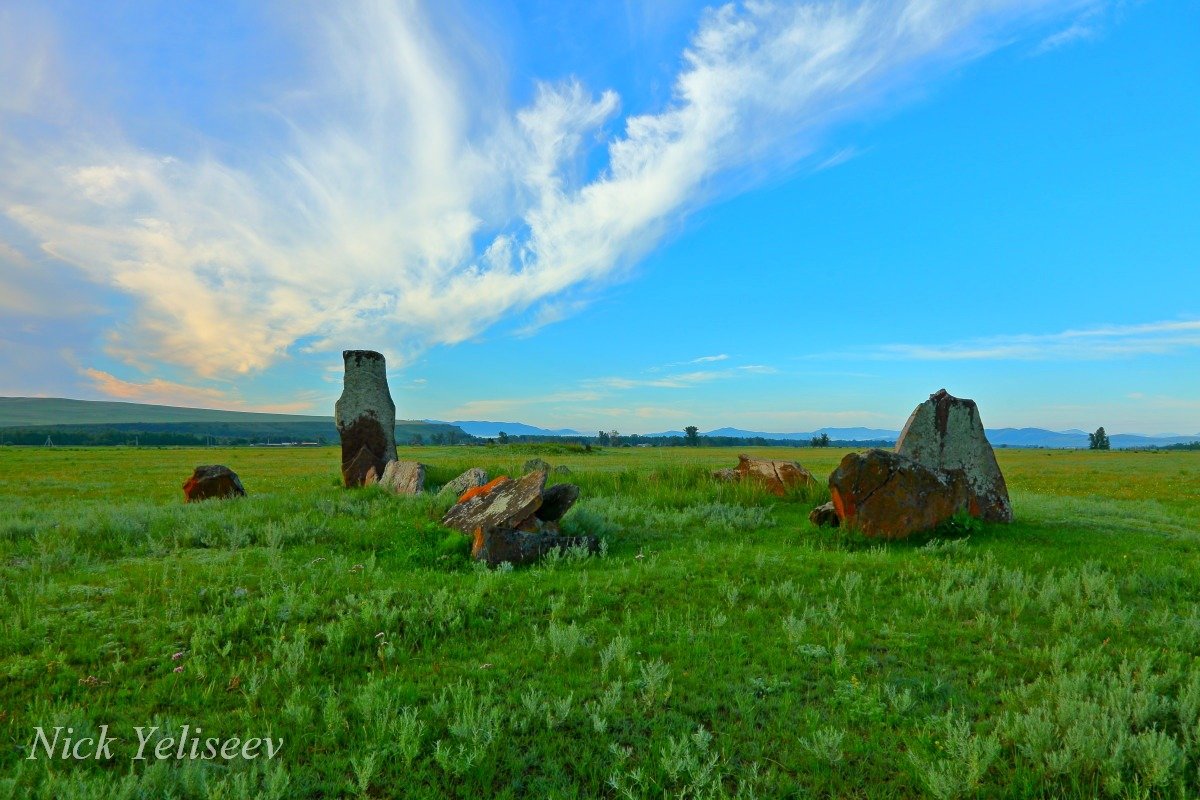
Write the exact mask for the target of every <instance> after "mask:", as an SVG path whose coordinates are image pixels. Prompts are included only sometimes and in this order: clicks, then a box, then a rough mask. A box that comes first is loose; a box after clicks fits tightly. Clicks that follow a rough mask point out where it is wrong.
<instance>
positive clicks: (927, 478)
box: [829, 450, 971, 539]
mask: <svg viewBox="0 0 1200 800" xmlns="http://www.w3.org/2000/svg"><path fill="white" fill-rule="evenodd" d="M829 492H830V494H832V495H833V506H834V509H835V511H836V513H837V516H838V519H840V520H841V524H843V525H845V526H846V527H849V528H854V529H857V530H859V531H861V532H862V533H863V534H864V535H865V536H871V537H878V538H882V539H903V538H905V537H907V536H910V535H912V534H914V533H917V532H919V531H927V530H932V529H933V528H936V527H937V526H938V525H940V524H942V523H943V522H945V521H947V520H949V519H950V518H951V517H953V516H954V515H955V514H957V513H958V512H960V511H966V510H969V508H970V505H971V490H970V487H969V486H968V484H967V479H966V476H965V475H964V474H963V473H962V471H961V470H934V469H930V468H929V467H926V466H925V465H924V464H921V463H919V462H917V461H914V460H913V459H911V458H908V457H907V456H902V455H900V454H898V453H893V452H889V451H886V450H871V451H870V452H867V453H865V454H864V453H850V454H848V455H847V456H846V457H845V458H843V459H842V462H841V463H840V464H839V465H838V467H837V469H835V470H834V471H833V474H832V475H830V476H829Z"/></svg>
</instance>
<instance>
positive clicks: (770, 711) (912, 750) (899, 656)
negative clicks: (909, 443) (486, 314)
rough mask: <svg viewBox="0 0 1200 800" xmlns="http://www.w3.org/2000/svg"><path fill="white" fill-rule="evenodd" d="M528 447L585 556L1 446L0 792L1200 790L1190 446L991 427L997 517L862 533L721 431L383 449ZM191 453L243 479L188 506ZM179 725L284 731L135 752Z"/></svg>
mask: <svg viewBox="0 0 1200 800" xmlns="http://www.w3.org/2000/svg"><path fill="white" fill-rule="evenodd" d="M750 452H757V453H758V454H760V455H763V456H765V457H770V458H789V459H796V460H798V461H800V462H801V463H802V464H804V465H805V466H806V467H808V468H809V469H810V470H811V471H812V472H813V473H814V474H816V475H817V476H819V477H821V478H824V476H826V475H827V474H828V473H829V471H830V470H832V468H833V467H834V466H835V464H836V463H837V461H838V460H839V459H840V458H841V456H842V455H843V454H844V452H845V451H841V450H832V449H831V450H813V449H807V448H798V449H795V450H781V449H769V450H761V451H753V450H751V451H750ZM534 455H540V456H541V457H543V458H545V459H546V460H547V461H549V462H550V463H552V464H555V465H558V464H565V465H567V466H568V467H569V468H570V469H571V470H572V474H571V475H569V476H559V475H553V476H552V478H551V479H552V482H553V481H556V480H569V481H571V482H574V483H578V484H579V485H580V486H581V487H582V490H583V491H582V497H581V500H580V502H579V504H578V505H577V506H576V507H575V509H573V510H572V511H571V512H570V513H569V514H568V515H567V517H566V518H565V520H564V528H565V529H566V531H567V532H569V533H574V532H587V533H595V534H598V535H600V536H601V537H603V540H604V543H605V544H604V549H603V552H602V554H601V555H600V556H598V557H586V556H583V555H567V556H565V557H562V558H556V559H551V560H548V561H545V562H543V563H542V564H541V565H539V566H536V567H533V568H526V569H518V570H504V569H501V570H496V571H487V570H485V569H481V568H478V567H476V565H474V564H473V563H472V562H471V561H470V560H469V558H468V552H467V542H466V539H465V537H463V536H461V535H460V534H457V533H455V532H451V531H448V530H446V529H445V528H442V527H441V526H440V525H439V524H438V519H439V518H440V516H441V514H442V512H443V511H444V510H445V508H446V507H447V506H448V504H449V503H450V502H452V501H451V500H450V499H447V498H440V499H439V498H437V497H435V496H434V495H433V494H427V495H426V496H424V497H420V498H396V497H391V496H388V495H386V494H384V493H383V492H381V491H379V490H377V489H373V488H369V489H361V490H345V489H342V488H341V487H340V485H339V480H338V452H337V450H336V449H334V448H313V449H301V448H297V449H282V448H280V449H269V448H262V449H254V448H243V449H230V450H221V449H175V450H171V449H163V450H151V449H140V450H139V449H119V448H111V449H110V448H104V449H99V448H97V449H66V448H54V449H49V448H29V449H24V448H11V447H10V448H0V798H26V797H45V798H56V799H57V800H69V799H71V798H109V797H127V798H165V797H171V798H202V797H204V798H207V797H211V798H231V800H241V798H293V797H297V798H303V797H326V798H341V797H345V798H368V797H369V798H392V797H428V798H439V797H455V798H485V797H502V798H526V797H538V798H598V797H603V798H642V797H646V798H719V797H740V798H785V797H794V798H809V797H836V798H854V797H859V798H915V797H935V798H954V797H980V798H985V797H986V798H1023V797H1042V798H1093V797H1114V798H1143V797H1170V798H1184V797H1189V798H1190V797H1196V796H1197V795H1200V660H1198V659H1197V657H1198V656H1200V453H1197V452H1159V453H1139V452H1116V451H1113V452H1061V451H1016V450H1000V451H998V452H997V455H998V458H999V459H1000V463H1001V466H1002V468H1003V470H1004V472H1005V475H1006V477H1007V479H1008V484H1009V488H1010V492H1011V494H1012V499H1013V506H1014V509H1015V512H1016V517H1017V520H1016V522H1015V523H1014V524H1012V525H1008V526H980V525H977V524H967V523H965V522H960V523H957V524H953V525H950V526H948V527H947V528H946V529H945V530H942V531H939V532H937V533H936V534H935V535H932V536H926V537H923V538H921V539H918V540H910V541H906V542H899V543H887V544H880V543H878V542H872V541H869V540H864V539H862V538H861V537H859V536H856V535H854V534H849V533H846V532H842V531H830V530H818V529H816V528H814V527H812V526H811V525H810V524H809V522H808V519H807V517H808V512H809V510H810V509H811V508H812V506H813V505H815V504H817V503H819V502H823V501H824V500H825V499H826V498H827V495H824V494H823V493H822V492H813V493H808V494H800V495H797V496H794V497H789V498H784V499H779V498H775V497H772V496H769V495H765V494H763V493H762V492H761V491H757V490H755V489H754V488H753V487H746V486H738V485H725V484H717V483H714V482H712V481H711V480H709V478H708V471H709V470H710V469H712V468H715V467H720V466H732V465H734V464H735V463H736V456H737V453H736V451H733V450H727V449H721V450H717V449H706V448H699V449H615V450H614V449H609V450H602V451H597V452H594V453H581V452H572V451H568V450H566V449H563V448H556V447H553V446H550V447H542V448H533V447H521V446H513V447H489V448H482V447H475V448H466V447H454V448H432V447H425V448H416V449H402V451H401V458H415V459H418V460H420V461H422V462H424V463H425V464H427V465H429V471H428V484H429V485H431V486H433V487H435V488H436V486H438V485H440V484H442V483H444V482H446V481H448V480H450V479H451V478H453V477H454V476H456V475H457V474H459V473H460V472H461V471H463V470H464V469H466V468H467V467H470V466H482V467H485V468H486V469H488V471H489V472H490V473H493V474H495V473H499V472H506V473H508V474H513V473H514V472H519V467H520V465H521V464H522V463H523V462H524V461H525V460H526V459H528V458H530V457H532V456H534ZM207 463H223V464H227V465H228V466H230V467H232V468H233V469H234V470H235V471H236V472H238V474H239V475H240V476H241V478H242V482H243V483H244V485H245V487H246V489H247V491H248V492H249V495H250V496H249V497H247V498H244V499H240V500H233V501H209V502H205V503H200V504H193V505H186V506H185V505H184V504H183V503H182V491H181V489H180V485H181V484H182V483H183V481H184V480H185V479H186V478H187V477H188V476H189V475H190V473H191V470H192V468H193V467H194V466H196V465H198V464H207ZM185 724H186V725H189V726H191V727H192V728H196V727H199V728H202V729H203V731H204V735H205V736H210V735H212V736H220V737H222V738H228V737H233V736H237V737H242V738H246V737H282V739H283V746H282V750H281V751H280V752H279V754H278V755H277V756H276V757H275V758H274V759H271V760H267V759H265V758H258V759H255V760H242V759H232V760H223V759H214V760H202V759H191V758H184V759H182V760H173V759H172V760H164V761H155V760H148V761H134V760H131V755H132V751H133V750H134V749H135V748H133V747H130V746H129V745H130V740H131V739H134V734H133V728H134V727H135V726H159V727H160V729H162V730H163V731H177V730H178V729H179V728H180V726H182V725H185ZM39 725H40V726H43V728H47V729H48V728H53V727H54V726H63V727H64V728H65V727H71V728H72V729H73V731H74V732H75V735H76V736H84V735H87V736H95V735H96V732H97V730H98V728H99V726H101V725H108V726H109V730H110V735H112V736H116V737H119V738H121V740H122V742H121V745H119V746H118V748H115V750H116V752H115V753H114V755H115V757H114V758H113V759H112V760H95V759H91V760H81V761H74V760H62V759H55V760H50V759H46V758H44V757H42V758H39V759H37V760H29V759H28V758H27V757H28V755H29V754H30V750H31V744H32V742H33V739H34V727H35V726H39ZM135 741H136V740H135Z"/></svg>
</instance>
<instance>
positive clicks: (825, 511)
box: [808, 500, 841, 528]
mask: <svg viewBox="0 0 1200 800" xmlns="http://www.w3.org/2000/svg"><path fill="white" fill-rule="evenodd" d="M808 521H809V522H811V523H812V524H813V525H816V526H817V527H818V528H836V527H837V526H838V525H839V524H840V523H841V520H840V519H839V518H838V515H837V509H836V508H834V506H833V501H832V500H831V501H830V502H828V503H824V504H823V505H819V506H817V507H816V508H814V509H813V510H812V511H810V512H809V514H808Z"/></svg>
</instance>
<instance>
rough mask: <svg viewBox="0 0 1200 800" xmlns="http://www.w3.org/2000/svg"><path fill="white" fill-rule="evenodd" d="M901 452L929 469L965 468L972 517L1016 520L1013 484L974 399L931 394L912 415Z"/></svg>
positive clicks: (898, 446)
mask: <svg viewBox="0 0 1200 800" xmlns="http://www.w3.org/2000/svg"><path fill="white" fill-rule="evenodd" d="M896 452H897V453H899V454H900V455H902V456H907V457H908V458H911V459H912V460H914V461H916V462H917V463H919V464H922V465H924V466H926V467H929V468H930V469H934V470H951V471H954V470H960V471H962V472H963V474H964V475H965V476H966V480H967V486H968V488H969V489H970V508H969V511H970V513H971V515H972V516H976V517H980V518H982V519H985V520H987V521H989V522H1012V518H1013V513H1012V504H1011V503H1010V502H1009V499H1008V487H1007V485H1005V483H1004V475H1003V474H1001V472H1000V465H999V464H997V463H996V454H995V453H994V452H993V451H992V446H991V444H990V443H989V442H988V440H987V435H986V434H985V433H984V430H983V422H982V421H981V420H980V418H979V407H978V406H976V405H975V401H974V400H964V399H960V398H958V397H954V396H953V395H951V394H950V393H949V392H947V391H946V390H945V389H942V390H941V391H939V392H936V393H935V394H931V395H930V396H929V399H928V400H926V401H925V402H924V403H921V405H919V406H917V408H916V410H914V411H913V413H912V416H910V417H909V418H908V422H907V423H905V425H904V430H903V431H901V433H900V439H899V440H898V441H897V442H896Z"/></svg>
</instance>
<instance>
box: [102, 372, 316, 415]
mask: <svg viewBox="0 0 1200 800" xmlns="http://www.w3.org/2000/svg"><path fill="white" fill-rule="evenodd" d="M81 373H82V375H83V376H84V377H86V378H87V379H88V380H89V381H91V383H92V386H93V388H94V389H95V390H96V391H98V392H100V393H101V394H103V395H104V396H105V397H109V398H112V399H114V400H125V401H128V402H131V403H153V404H156V405H166V406H182V407H184V408H220V409H228V410H230V411H263V412H270V413H276V414H302V413H308V412H310V411H311V410H312V406H313V403H314V399H315V398H314V396H313V393H311V392H308V393H305V396H304V399H301V400H296V401H293V402H289V403H261V404H254V403H248V402H246V401H244V400H240V399H237V398H234V397H230V395H229V393H228V392H226V391H224V390H222V389H218V388H215V387H202V386H191V385H188V384H183V383H176V382H174V381H167V380H163V379H161V378H153V379H151V380H148V381H141V382H139V381H127V380H122V379H121V378H118V377H117V376H115V375H113V374H112V373H109V372H105V371H103V370H98V369H92V368H87V369H84V370H81Z"/></svg>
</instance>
